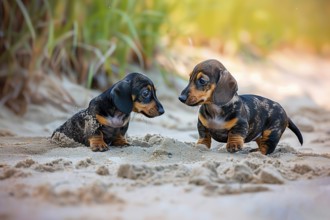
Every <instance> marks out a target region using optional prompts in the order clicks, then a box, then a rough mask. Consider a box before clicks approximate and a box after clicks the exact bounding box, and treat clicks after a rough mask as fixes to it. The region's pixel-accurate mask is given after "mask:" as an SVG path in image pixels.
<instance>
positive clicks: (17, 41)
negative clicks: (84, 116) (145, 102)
mask: <svg viewBox="0 0 330 220" xmlns="http://www.w3.org/2000/svg"><path fill="white" fill-rule="evenodd" d="M0 8H1V12H2V13H1V20H2V21H1V33H2V34H3V35H4V36H3V37H2V39H1V44H0V52H1V57H0V61H1V63H5V66H6V67H8V66H7V65H8V64H9V65H11V66H15V68H9V69H17V68H16V67H22V68H23V69H29V70H30V71H33V70H40V69H41V70H43V71H45V72H49V71H53V72H55V73H57V74H63V73H65V74H71V75H76V76H77V78H78V81H79V82H80V83H84V82H86V81H87V84H88V85H90V84H91V82H90V80H88V79H91V78H92V77H91V76H88V74H95V73H96V72H98V71H101V70H102V71H103V72H106V73H107V74H108V75H110V76H111V74H112V73H113V72H117V73H120V75H122V74H124V73H125V70H126V67H127V65H128V63H129V62H130V61H131V62H132V61H137V63H138V64H139V65H140V66H141V67H146V65H148V64H147V63H146V62H150V61H149V59H150V58H151V57H152V56H153V54H154V51H155V49H156V46H157V44H158V43H159V39H160V37H161V35H162V32H161V26H162V24H164V23H165V18H166V15H167V14H168V13H169V12H168V9H169V4H168V3H165V1H164V2H163V1H152V0H146V1H135V0H98V1H93V0H86V1H81V0H70V1H57V0H34V1H33V0H31V1H30V0H15V1H13V0H3V1H2V2H1V3H0ZM19 55H22V56H19ZM130 58H132V59H130ZM26 61H28V62H26ZM22 63H24V64H25V65H21V64H22ZM27 63H28V64H27ZM147 67H148V66H147ZM91 69H93V71H91Z"/></svg>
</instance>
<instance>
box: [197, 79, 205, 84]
mask: <svg viewBox="0 0 330 220" xmlns="http://www.w3.org/2000/svg"><path fill="white" fill-rule="evenodd" d="M198 82H199V83H200V84H201V85H205V84H206V83H207V81H206V80H205V79H203V78H199V80H198Z"/></svg>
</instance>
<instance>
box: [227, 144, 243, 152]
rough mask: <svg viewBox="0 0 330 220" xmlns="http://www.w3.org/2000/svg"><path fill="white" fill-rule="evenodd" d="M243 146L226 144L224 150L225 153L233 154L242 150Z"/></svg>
mask: <svg viewBox="0 0 330 220" xmlns="http://www.w3.org/2000/svg"><path fill="white" fill-rule="evenodd" d="M242 147H243V145H242V144H240V143H236V142H232V143H227V145H226V148H227V151H228V152H230V153H235V152H237V151H239V150H242Z"/></svg>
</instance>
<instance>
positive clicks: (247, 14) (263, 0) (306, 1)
mask: <svg viewBox="0 0 330 220" xmlns="http://www.w3.org/2000/svg"><path fill="white" fill-rule="evenodd" d="M172 21H175V23H176V24H178V26H179V28H180V31H179V32H180V33H181V36H186V37H191V38H192V39H195V40H197V42H198V41H199V40H200V39H202V41H203V39H204V41H205V40H206V41H207V40H210V38H216V39H218V40H219V41H221V42H231V43H234V45H235V47H236V48H237V49H239V48H240V47H241V46H242V45H243V44H245V43H249V44H251V45H255V46H257V47H258V48H260V49H263V50H265V51H270V50H272V49H275V48H277V47H279V46H282V45H292V46H295V44H297V43H302V44H308V46H310V47H312V48H314V49H316V50H320V49H322V47H323V46H324V45H325V44H327V45H328V46H329V40H330V1H328V0H287V1H274V0H249V1H244V0H231V1H226V0H223V1H219V0H204V1H193V0H181V1H178V2H177V5H176V7H175V11H172Z"/></svg>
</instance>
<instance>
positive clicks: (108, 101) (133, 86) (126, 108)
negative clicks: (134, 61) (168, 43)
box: [52, 73, 164, 151]
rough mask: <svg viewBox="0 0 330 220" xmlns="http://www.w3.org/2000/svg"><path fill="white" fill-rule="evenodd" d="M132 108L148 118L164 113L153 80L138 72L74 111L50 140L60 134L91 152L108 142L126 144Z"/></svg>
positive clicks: (103, 147) (103, 148)
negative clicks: (87, 104)
mask: <svg viewBox="0 0 330 220" xmlns="http://www.w3.org/2000/svg"><path fill="white" fill-rule="evenodd" d="M132 111H133V112H137V113H142V114H143V115H145V116H147V117H149V118H153V117H156V116H159V115H162V114H163V113H164V109H163V106H162V105H161V104H160V102H159V101H158V99H157V96H156V90H155V87H154V85H153V83H152V81H151V80H150V79H149V78H148V77H147V76H145V75H143V74H140V73H131V74H128V75H127V76H126V77H125V78H124V79H123V80H121V81H119V82H117V83H116V84H114V85H113V86H112V87H111V88H109V89H108V90H106V91H105V92H103V93H102V94H101V95H99V96H97V97H95V98H94V99H92V100H91V101H90V103H89V106H88V108H87V109H84V110H81V111H80V112H78V113H76V114H75V115H73V116H72V117H71V118H70V119H69V120H67V121H66V122H65V123H64V124H63V125H62V126H60V127H59V128H57V129H56V130H55V131H54V133H53V135H52V139H53V140H54V141H55V142H56V141H58V140H56V139H58V138H59V136H60V133H63V134H64V135H66V136H67V137H68V138H71V139H73V140H74V141H76V142H78V143H81V144H84V145H86V146H90V148H91V149H92V150H93V151H105V150H107V149H108V145H114V146H124V145H128V142H127V141H126V139H125V137H124V136H125V133H126V131H127V129H128V124H129V119H130V113H131V112H132Z"/></svg>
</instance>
